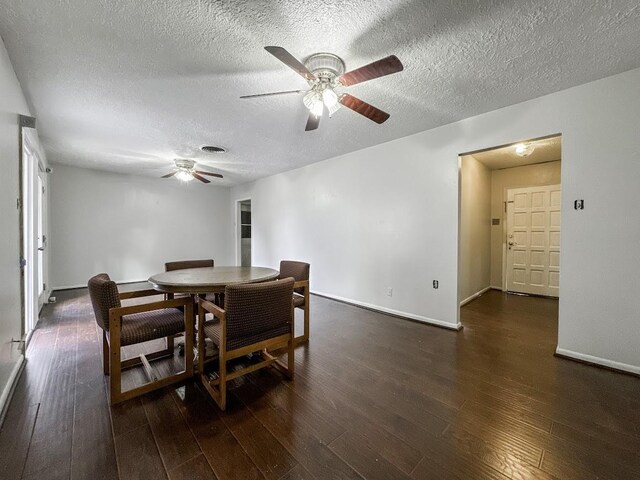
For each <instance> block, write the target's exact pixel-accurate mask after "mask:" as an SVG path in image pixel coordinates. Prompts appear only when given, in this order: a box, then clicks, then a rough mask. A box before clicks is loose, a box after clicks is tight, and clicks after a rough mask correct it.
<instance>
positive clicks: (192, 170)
mask: <svg viewBox="0 0 640 480" xmlns="http://www.w3.org/2000/svg"><path fill="white" fill-rule="evenodd" d="M174 162H175V164H176V166H175V169H174V171H173V172H171V173H167V174H166V175H163V176H162V177H161V178H169V177H173V176H174V175H175V177H176V178H177V179H178V180H180V181H182V182H190V181H191V180H193V179H194V178H196V179H198V180H200V181H201V182H202V183H211V180H208V179H206V178H204V177H203V176H202V175H209V176H210V177H218V178H224V177H223V176H222V175H220V174H219V173H211V172H203V171H202V170H196V162H195V161H194V160H183V159H179V158H176V159H174Z"/></svg>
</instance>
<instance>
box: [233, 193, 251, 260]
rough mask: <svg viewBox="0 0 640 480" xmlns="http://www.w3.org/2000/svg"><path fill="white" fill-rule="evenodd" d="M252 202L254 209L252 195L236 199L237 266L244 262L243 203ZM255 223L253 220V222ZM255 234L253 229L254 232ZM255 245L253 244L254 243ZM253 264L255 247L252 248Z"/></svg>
mask: <svg viewBox="0 0 640 480" xmlns="http://www.w3.org/2000/svg"><path fill="white" fill-rule="evenodd" d="M247 201H249V202H251V210H252V211H253V201H252V200H251V197H245V198H240V199H237V200H236V241H235V244H236V266H240V265H241V264H242V214H241V208H242V207H241V203H243V202H247ZM252 223H253V222H252ZM251 233H252V234H253V229H252V232H251ZM252 244H253V238H252ZM252 247H253V245H252ZM251 264H252V265H253V248H251Z"/></svg>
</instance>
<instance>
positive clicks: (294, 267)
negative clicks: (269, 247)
mask: <svg viewBox="0 0 640 480" xmlns="http://www.w3.org/2000/svg"><path fill="white" fill-rule="evenodd" d="M309 268H310V265H309V264H308V263H304V262H296V261H294V260H282V261H281V262H280V275H278V278H279V279H283V278H289V277H292V278H294V279H295V281H296V282H300V281H303V280H309ZM296 293H300V294H302V293H304V289H303V288H296Z"/></svg>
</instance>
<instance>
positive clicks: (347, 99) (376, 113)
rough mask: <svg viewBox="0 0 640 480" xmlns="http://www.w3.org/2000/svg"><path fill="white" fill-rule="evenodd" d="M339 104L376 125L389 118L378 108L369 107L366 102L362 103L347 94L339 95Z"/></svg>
mask: <svg viewBox="0 0 640 480" xmlns="http://www.w3.org/2000/svg"><path fill="white" fill-rule="evenodd" d="M340 103H341V104H342V105H344V106H345V107H347V108H350V109H351V110H353V111H354V112H357V113H359V114H360V115H363V116H365V117H367V118H368V119H369V120H373V121H374V122H376V123H384V122H386V121H387V119H388V118H389V117H390V116H391V115H389V114H388V113H387V112H383V111H382V110H380V109H379V108H376V107H374V106H373V105H369V104H368V103H367V102H363V101H362V100H360V99H359V98H356V97H354V96H353V95H349V94H348V93H343V94H342V95H340Z"/></svg>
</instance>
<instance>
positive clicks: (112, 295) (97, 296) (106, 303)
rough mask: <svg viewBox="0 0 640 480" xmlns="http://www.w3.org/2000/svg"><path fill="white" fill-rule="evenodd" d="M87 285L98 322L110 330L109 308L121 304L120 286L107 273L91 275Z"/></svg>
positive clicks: (103, 327)
mask: <svg viewBox="0 0 640 480" xmlns="http://www.w3.org/2000/svg"><path fill="white" fill-rule="evenodd" d="M87 286H88V287H89V297H91V305H93V314H94V315H95V317H96V323H97V324H98V325H99V326H100V328H102V329H103V330H109V309H111V308H118V307H120V306H121V303H120V296H119V295H118V286H117V285H116V282H114V281H113V280H111V279H110V278H109V275H107V274H106V273H99V274H98V275H96V276H95V277H91V278H90V279H89V282H88V284H87Z"/></svg>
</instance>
